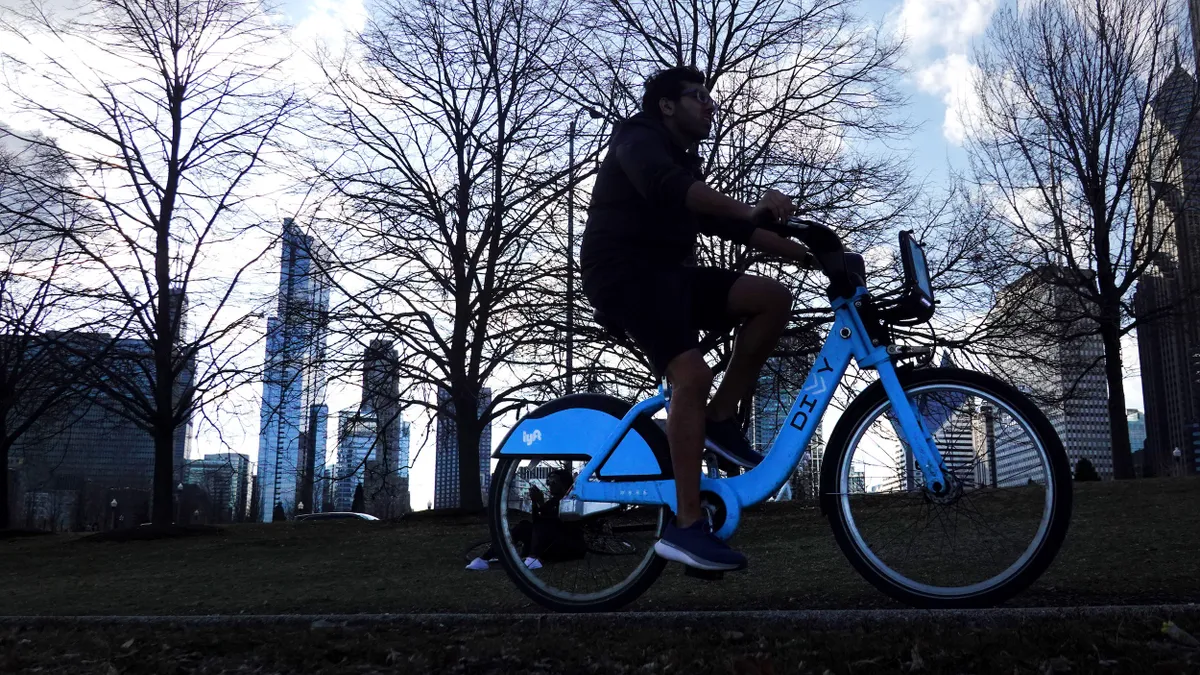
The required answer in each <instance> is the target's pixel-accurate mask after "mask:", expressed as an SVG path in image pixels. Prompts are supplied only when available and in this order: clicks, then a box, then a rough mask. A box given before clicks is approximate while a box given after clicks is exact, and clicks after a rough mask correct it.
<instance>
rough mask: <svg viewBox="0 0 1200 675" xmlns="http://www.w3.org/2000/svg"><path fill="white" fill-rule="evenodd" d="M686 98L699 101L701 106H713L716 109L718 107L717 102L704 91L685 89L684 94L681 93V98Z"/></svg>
mask: <svg viewBox="0 0 1200 675" xmlns="http://www.w3.org/2000/svg"><path fill="white" fill-rule="evenodd" d="M684 96H691V97H692V98H694V99H696V100H697V101H699V102H700V105H711V106H713V107H714V108H715V107H716V105H717V102H716V101H714V100H713V97H712V96H710V95H709V93H708V92H707V91H705V90H703V89H696V88H692V89H684V90H683V91H682V92H680V94H679V97H680V98H683V97H684Z"/></svg>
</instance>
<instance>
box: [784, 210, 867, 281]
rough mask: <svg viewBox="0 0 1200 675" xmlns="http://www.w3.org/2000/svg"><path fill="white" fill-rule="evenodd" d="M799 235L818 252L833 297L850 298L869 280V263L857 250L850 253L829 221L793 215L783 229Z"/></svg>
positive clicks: (787, 234)
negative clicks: (867, 269)
mask: <svg viewBox="0 0 1200 675" xmlns="http://www.w3.org/2000/svg"><path fill="white" fill-rule="evenodd" d="M781 234H783V235H784V236H790V237H795V238H796V239H799V240H800V241H801V242H803V243H804V244H805V245H806V246H808V248H809V250H810V251H812V254H813V255H814V256H816V258H817V261H818V262H819V263H820V264H821V268H822V269H823V270H824V271H825V276H827V277H829V287H828V288H827V289H826V293H827V294H828V295H829V297H830V298H831V299H832V298H838V297H843V298H848V297H850V296H852V295H853V294H854V291H855V289H857V288H858V287H859V286H863V285H865V284H866V264H865V263H864V261H863V257H862V256H861V255H858V254H857V253H846V249H845V247H844V246H842V240H841V238H840V237H838V236H837V233H836V232H834V231H833V229H832V228H830V227H829V226H828V225H825V224H824V223H818V222H816V221H812V220H805V219H803V218H792V219H790V220H789V221H788V223H787V225H786V226H784V231H783V232H781Z"/></svg>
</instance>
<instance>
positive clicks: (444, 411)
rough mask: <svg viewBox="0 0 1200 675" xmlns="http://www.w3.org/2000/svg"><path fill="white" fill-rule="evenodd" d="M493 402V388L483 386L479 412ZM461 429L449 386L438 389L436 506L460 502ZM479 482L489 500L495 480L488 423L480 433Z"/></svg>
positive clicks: (434, 501) (434, 486)
mask: <svg viewBox="0 0 1200 675" xmlns="http://www.w3.org/2000/svg"><path fill="white" fill-rule="evenodd" d="M491 404H492V390H491V389H488V388H487V387H484V388H483V389H482V390H481V391H480V395H479V407H478V413H482V412H483V411H484V410H486V409H487V407H488V406H490V405H491ZM458 452H459V451H458V431H457V425H456V424H455V422H454V401H453V400H452V399H451V398H450V392H449V391H447V390H446V389H441V388H439V389H438V412H437V456H436V457H435V459H434V465H435V466H434V483H433V507H434V508H435V509H452V508H457V507H458V506H459V505H460V503H461V501H460V496H461V495H460V493H459V485H458ZM478 452H479V485H480V488H481V491H482V493H483V498H484V503H486V502H487V492H488V488H489V487H490V485H491V482H492V425H491V424H490V423H488V424H485V425H484V427H483V431H482V432H480V434H479V451H478Z"/></svg>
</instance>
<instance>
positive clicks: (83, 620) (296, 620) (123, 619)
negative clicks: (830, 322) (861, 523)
mask: <svg viewBox="0 0 1200 675" xmlns="http://www.w3.org/2000/svg"><path fill="white" fill-rule="evenodd" d="M1180 614H1200V605H1198V604H1195V603H1189V604H1179V605H1100V606H1084V607H998V608H992V609H954V610H919V609H813V610H744V611H669V612H601V613H595V614H535V613H528V614H216V615H197V616H0V626H59V627H82V626H87V625H107V626H116V625H184V626H295V627H300V626H307V627H309V628H313V629H323V628H334V627H341V626H381V625H413V624H440V625H445V626H458V625H473V624H480V623H484V624H487V623H497V622H503V623H506V624H511V623H514V622H518V621H536V622H538V623H539V624H540V623H543V622H546V623H556V624H581V625H588V624H595V623H605V622H617V621H619V622H621V623H622V624H629V623H630V622H640V623H646V624H662V623H702V622H723V623H728V622H734V623H742V622H751V623H761V622H764V621H765V622H771V623H796V624H804V625H808V626H811V627H814V628H840V627H845V626H854V625H859V624H863V623H893V624H895V623H902V624H903V623H914V622H927V621H955V622H971V623H974V624H976V625H988V624H1002V623H1013V622H1020V621H1023V620H1027V619H1104V618H1137V617H1150V618H1154V617H1160V618H1161V617H1167V616H1178V615H1180Z"/></svg>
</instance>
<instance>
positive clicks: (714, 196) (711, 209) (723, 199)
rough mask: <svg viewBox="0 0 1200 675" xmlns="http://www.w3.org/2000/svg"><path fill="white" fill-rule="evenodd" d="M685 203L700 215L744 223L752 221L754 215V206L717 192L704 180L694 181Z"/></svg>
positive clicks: (689, 208) (690, 209)
mask: <svg viewBox="0 0 1200 675" xmlns="http://www.w3.org/2000/svg"><path fill="white" fill-rule="evenodd" d="M684 203H685V205H686V206H687V209H688V210H689V211H691V212H692V213H695V214H697V215H699V216H711V217H713V218H720V219H724V220H736V221H739V222H742V223H750V222H751V219H752V218H753V217H754V207H753V206H750V205H749V204H744V203H742V202H740V201H738V200H736V199H734V198H733V197H729V196H726V195H723V194H721V193H720V192H717V191H716V190H714V189H712V188H710V187H709V186H708V185H705V183H704V181H699V180H698V181H696V182H695V183H692V185H691V187H689V188H688V191H687V199H686V200H685V202H684Z"/></svg>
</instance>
